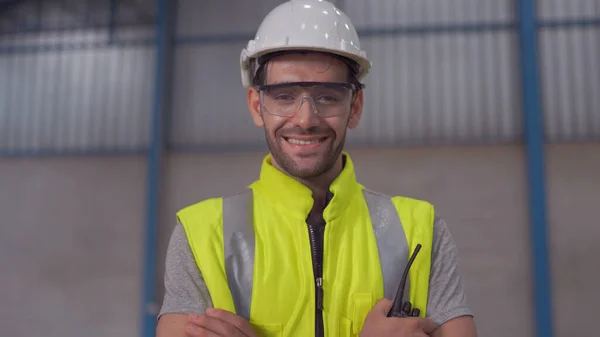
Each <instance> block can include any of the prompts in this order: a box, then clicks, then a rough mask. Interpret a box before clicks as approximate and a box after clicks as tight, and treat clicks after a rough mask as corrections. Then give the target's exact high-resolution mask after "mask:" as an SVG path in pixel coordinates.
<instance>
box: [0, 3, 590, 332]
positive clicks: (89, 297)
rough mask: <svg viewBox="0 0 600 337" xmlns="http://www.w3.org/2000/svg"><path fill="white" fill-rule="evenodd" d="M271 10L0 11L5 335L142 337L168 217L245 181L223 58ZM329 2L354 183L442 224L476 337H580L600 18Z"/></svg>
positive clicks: (248, 158)
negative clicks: (364, 60) (347, 107)
mask: <svg viewBox="0 0 600 337" xmlns="http://www.w3.org/2000/svg"><path fill="white" fill-rule="evenodd" d="M282 2H283V1H282V0H279V1H276V0H259V1H243V0H178V1H172V0H169V1H167V0H20V1H6V0H2V1H0V216H1V219H2V226H1V229H0V230H1V234H0V267H1V269H2V272H1V273H0V298H1V300H0V326H1V327H2V330H3V332H2V335H6V336H14V337H20V336H23V337H29V336H46V337H59V336H60V337H65V336H87V337H96V336H98V337H100V336H102V337H104V336H141V337H149V336H153V335H154V331H153V328H154V322H155V321H154V319H155V315H156V313H157V310H158V308H159V307H160V303H161V299H162V294H163V288H162V286H163V285H162V277H163V270H164V254H165V251H166V247H167V243H168V238H169V236H170V234H171V231H172V229H173V227H174V225H175V212H176V211H177V210H178V209H180V208H182V207H184V206H186V205H189V204H192V203H195V202H198V201H200V200H202V199H205V198H208V197H215V196H222V195H227V194H230V193H233V192H236V191H239V190H240V189H243V188H244V187H245V186H247V185H248V184H249V183H251V182H252V181H253V180H254V179H256V178H257V175H258V170H259V166H260V161H261V159H262V158H263V156H264V155H265V154H266V151H267V150H266V146H265V145H264V143H265V142H264V135H263V133H262V130H261V129H258V128H256V127H254V125H253V124H252V121H251V119H250V116H249V113H248V109H247V107H246V102H245V91H244V89H243V87H242V85H241V79H240V70H239V54H240V51H241V49H242V48H243V47H244V46H245V45H246V43H247V42H248V40H250V39H251V38H252V37H253V35H254V33H255V31H256V29H257V28H258V25H259V24H260V22H261V20H262V18H263V17H264V16H265V15H266V14H267V13H268V12H269V11H270V10H271V9H272V8H273V7H275V6H276V5H278V4H279V3H282ZM333 2H334V3H336V5H337V6H338V7H339V8H340V9H341V10H343V11H344V12H345V13H346V14H348V16H349V17H350V18H351V19H352V20H353V22H354V24H355V25H356V27H357V29H358V32H359V35H360V37H361V44H362V46H363V47H364V48H365V49H366V51H367V55H368V56H369V57H370V58H371V60H372V62H373V70H372V72H371V73H370V75H369V76H368V77H367V79H366V82H365V83H366V85H367V88H366V92H365V100H366V103H365V104H366V105H365V111H364V114H363V118H362V121H361V125H360V126H359V127H358V128H357V129H355V130H352V131H351V132H350V133H349V135H348V137H349V139H348V146H347V151H348V152H349V153H350V154H351V156H352V158H353V160H354V161H355V164H356V166H357V175H358V179H359V181H360V182H361V183H363V184H364V185H366V186H367V187H369V188H371V189H374V190H378V191H380V192H383V193H386V194H389V195H405V196H411V197H416V198H421V199H425V200H429V201H431V202H432V203H433V204H435V206H436V207H437V209H438V212H439V213H440V215H442V216H443V217H444V218H446V220H447V221H448V224H449V227H450V230H451V232H452V234H453V236H454V239H455V240H456V243H457V245H458V249H459V254H460V263H461V265H460V268H461V271H462V274H463V277H464V282H465V286H466V290H467V294H468V297H469V300H470V303H471V304H472V307H473V310H474V312H475V320H476V324H477V328H478V331H479V336H486V337H503V336H514V337H530V336H535V337H551V336H557V337H570V336H591V335H592V334H594V333H595V331H596V330H597V324H596V319H597V318H596V315H595V314H596V309H597V308H598V305H599V304H600V292H599V291H598V289H597V288H598V284H600V269H599V268H598V262H597V259H598V256H600V246H599V245H598V242H597V241H598V238H599V237H600V224H599V223H598V207H599V205H600V177H599V176H600V0H538V1H534V0H443V1H441V0H439V1H438V0H338V1H333Z"/></svg>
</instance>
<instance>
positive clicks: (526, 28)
mask: <svg viewBox="0 0 600 337" xmlns="http://www.w3.org/2000/svg"><path fill="white" fill-rule="evenodd" d="M516 1H517V8H518V27H519V56H520V66H521V80H522V84H521V85H522V88H521V92H522V104H523V118H524V125H525V130H524V131H525V146H526V149H527V151H526V152H527V176H528V185H529V186H528V187H529V190H528V194H529V217H530V226H531V230H530V235H531V249H532V258H533V263H532V265H533V284H532V286H533V296H534V299H533V300H534V309H535V335H536V336H537V337H552V336H553V324H552V323H553V322H552V301H551V293H552V292H551V286H550V267H549V262H548V247H547V233H546V232H547V230H546V227H547V226H546V191H545V186H546V182H545V170H544V167H545V161H544V123H543V118H542V116H543V114H542V104H541V97H540V80H539V70H538V54H537V53H538V51H537V42H538V39H537V27H538V21H537V16H536V10H535V0H516Z"/></svg>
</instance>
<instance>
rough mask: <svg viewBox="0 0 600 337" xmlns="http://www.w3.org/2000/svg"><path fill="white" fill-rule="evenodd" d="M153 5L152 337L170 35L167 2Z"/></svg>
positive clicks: (148, 332)
mask: <svg viewBox="0 0 600 337" xmlns="http://www.w3.org/2000/svg"><path fill="white" fill-rule="evenodd" d="M155 1H156V9H157V16H156V37H155V38H156V60H155V62H156V64H155V69H156V73H155V80H154V103H153V108H152V118H151V125H150V137H151V138H150V147H149V149H148V153H147V178H146V179H147V182H146V184H147V185H146V186H147V193H146V232H145V245H144V278H143V293H142V303H141V314H142V315H141V316H142V317H141V322H142V324H141V331H140V333H141V336H143V337H151V336H154V335H155V331H156V314H157V312H156V311H157V299H156V264H157V262H156V260H157V242H158V219H159V216H160V212H159V209H160V186H161V172H162V170H161V166H162V157H163V151H164V144H165V141H164V135H165V133H164V126H165V123H164V122H163V121H164V115H165V110H166V104H165V102H166V101H167V97H166V93H167V90H166V81H165V78H167V71H168V69H167V65H168V62H169V60H168V55H167V53H168V48H169V46H170V45H171V43H170V42H171V41H170V35H169V31H170V29H169V24H170V22H169V20H168V18H169V5H168V4H167V3H168V1H169V0H155Z"/></svg>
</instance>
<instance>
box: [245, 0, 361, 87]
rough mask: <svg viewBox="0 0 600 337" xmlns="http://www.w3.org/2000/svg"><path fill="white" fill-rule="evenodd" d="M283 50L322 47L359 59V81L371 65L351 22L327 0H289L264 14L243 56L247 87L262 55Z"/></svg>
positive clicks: (324, 50) (320, 49)
mask: <svg viewBox="0 0 600 337" xmlns="http://www.w3.org/2000/svg"><path fill="white" fill-rule="evenodd" d="M284 50H308V51H321V52H328V53H332V54H337V55H340V56H344V57H347V58H349V59H351V60H354V61H355V62H356V63H358V65H359V69H358V73H357V78H358V80H359V81H360V80H362V79H363V78H364V77H365V75H366V74H367V73H368V72H369V69H370V68H371V62H370V61H369V60H368V59H367V54H366V52H365V51H364V50H361V49H360V42H359V40H358V34H357V33H356V30H355V28H354V26H353V25H352V22H351V21H350V19H349V18H348V16H347V15H346V14H344V13H343V12H342V11H340V10H339V9H338V8H336V7H335V6H334V5H333V4H332V3H330V2H327V1H322V0H290V1H288V2H285V3H283V4H281V5H279V6H277V7H275V8H274V9H273V10H272V11H271V12H270V13H269V14H268V15H267V16H266V17H265V19H264V20H263V22H262V23H261V25H260V27H259V28H258V31H257V32H256V36H255V37H254V40H250V41H249V42H248V45H247V46H246V48H244V49H243V50H242V53H241V56H240V65H241V70H242V84H243V85H244V87H246V88H248V87H250V86H251V85H252V79H253V78H254V75H255V73H256V70H257V68H258V63H257V59H258V58H259V57H261V56H263V55H266V54H269V53H273V52H277V51H284Z"/></svg>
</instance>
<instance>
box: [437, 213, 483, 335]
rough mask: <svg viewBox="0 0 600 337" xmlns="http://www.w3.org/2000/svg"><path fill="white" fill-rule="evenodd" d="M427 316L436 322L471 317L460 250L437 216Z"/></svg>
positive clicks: (440, 322) (446, 227) (443, 222)
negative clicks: (461, 270) (460, 267)
mask: <svg viewBox="0 0 600 337" xmlns="http://www.w3.org/2000/svg"><path fill="white" fill-rule="evenodd" d="M431 254H432V256H431V274H430V277H429V298H428V303H427V316H428V317H429V318H431V319H432V320H433V321H434V322H435V323H436V324H437V325H441V324H444V323H445V322H447V321H449V320H451V319H453V318H456V317H460V316H466V315H468V316H472V315H473V313H472V311H471V308H470V306H469V303H468V302H467V297H466V294H465V290H464V287H463V283H462V280H461V275H460V271H459V261H458V252H457V249H456V245H455V243H454V239H453V238H452V235H451V233H450V230H449V229H448V226H447V225H446V222H445V221H444V220H443V219H441V218H439V217H436V219H435V223H434V229H433V248H432V253H431Z"/></svg>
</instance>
